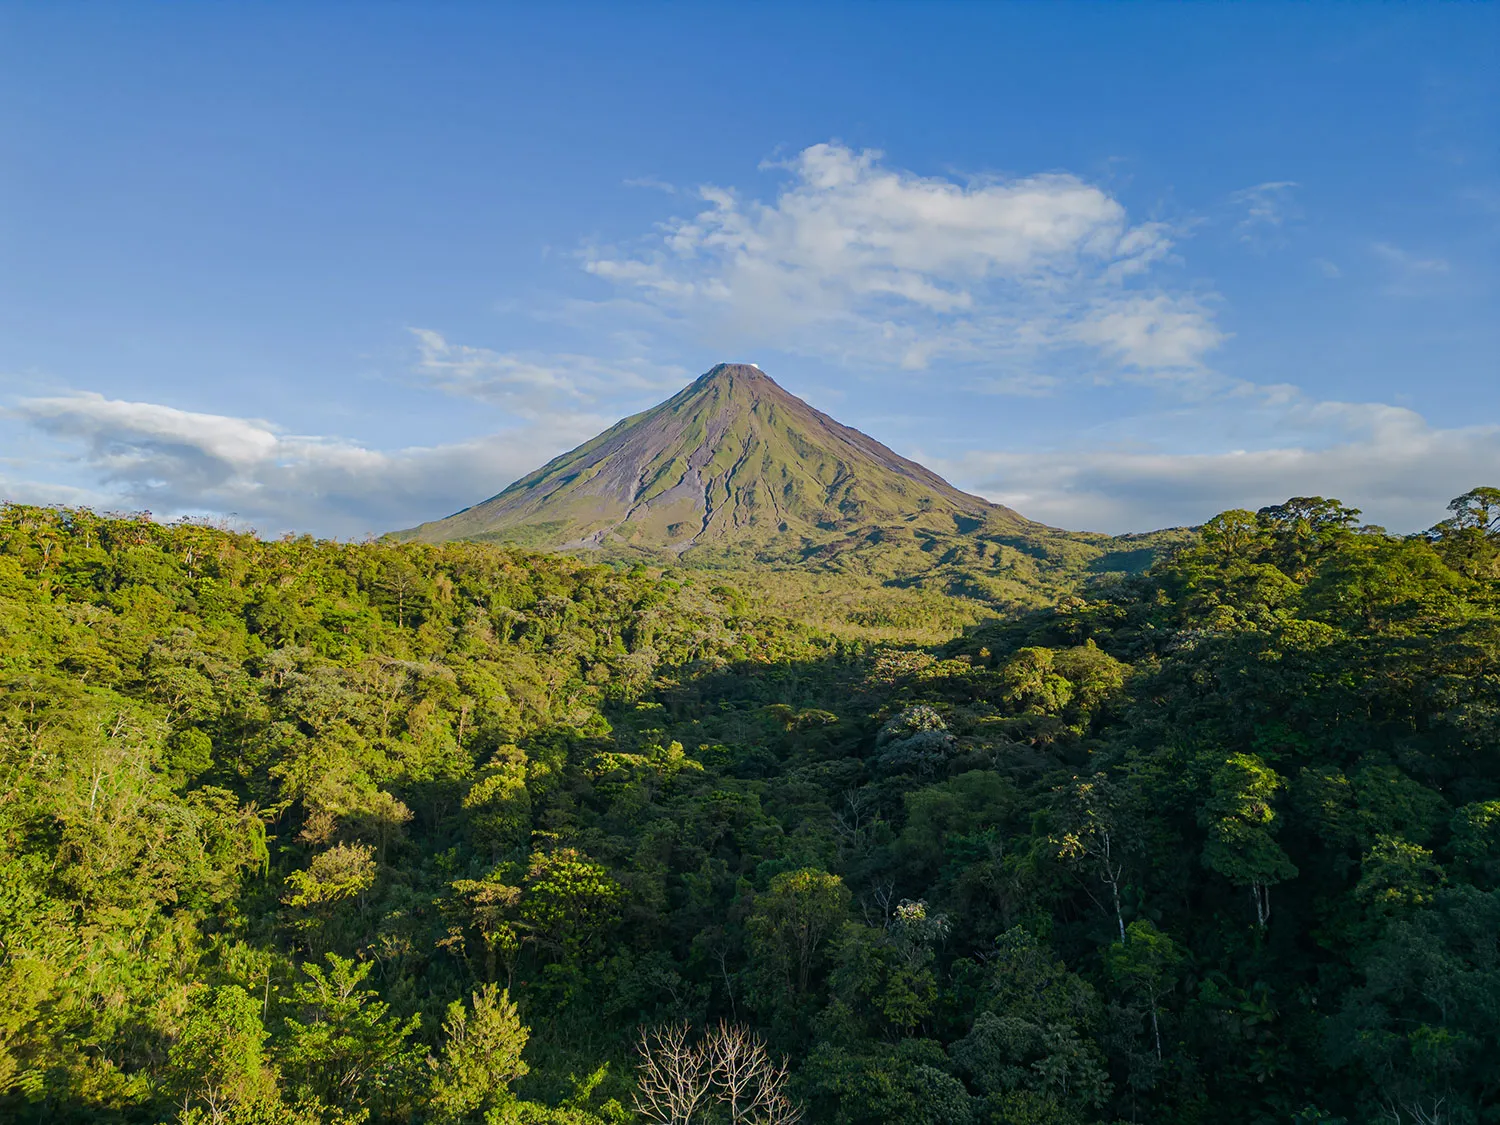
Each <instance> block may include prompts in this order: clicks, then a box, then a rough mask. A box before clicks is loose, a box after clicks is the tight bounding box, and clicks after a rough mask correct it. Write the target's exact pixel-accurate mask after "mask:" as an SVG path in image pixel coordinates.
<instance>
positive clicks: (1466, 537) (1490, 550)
mask: <svg viewBox="0 0 1500 1125" xmlns="http://www.w3.org/2000/svg"><path fill="white" fill-rule="evenodd" d="M1448 511H1450V512H1452V513H1453V514H1452V515H1451V516H1449V517H1448V518H1447V519H1445V520H1443V521H1442V522H1441V523H1439V524H1437V525H1436V526H1434V527H1433V528H1432V529H1431V530H1430V531H1428V533H1427V537H1428V538H1429V539H1431V540H1432V541H1433V542H1434V543H1435V544H1436V545H1437V548H1438V552H1439V553H1440V554H1441V555H1442V556H1443V558H1444V559H1445V560H1446V561H1447V563H1448V565H1449V566H1451V567H1453V569H1455V570H1457V571H1460V572H1461V573H1463V574H1467V575H1468V576H1469V577H1470V578H1487V577H1493V576H1494V574H1495V573H1496V567H1497V563H1500V488H1471V489H1470V490H1469V491H1468V492H1465V493H1464V494H1463V495H1462V496H1459V497H1455V498H1454V499H1453V500H1451V501H1450V502H1449V504H1448Z"/></svg>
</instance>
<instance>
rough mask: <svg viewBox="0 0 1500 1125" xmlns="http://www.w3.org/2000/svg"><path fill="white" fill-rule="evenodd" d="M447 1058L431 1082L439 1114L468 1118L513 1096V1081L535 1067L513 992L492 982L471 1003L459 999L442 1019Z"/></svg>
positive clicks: (435, 1105)
mask: <svg viewBox="0 0 1500 1125" xmlns="http://www.w3.org/2000/svg"><path fill="white" fill-rule="evenodd" d="M443 1035H444V1038H445V1043H444V1046H443V1057H442V1061H441V1062H440V1063H439V1064H438V1068H437V1074H436V1076H435V1078H434V1080H433V1084H432V1108H433V1110H434V1112H435V1113H436V1114H437V1115H438V1117H439V1119H441V1120H445V1121H455V1122H457V1121H465V1120H469V1119H470V1118H471V1117H473V1115H475V1114H482V1113H485V1111H487V1110H491V1109H494V1108H496V1107H500V1106H504V1105H506V1104H508V1103H509V1102H511V1101H513V1100H514V1095H513V1094H512V1093H511V1092H510V1084H511V1083H512V1082H514V1081H515V1080H516V1079H518V1078H522V1077H524V1076H525V1075H526V1073H527V1071H528V1070H530V1067H528V1066H527V1065H526V1064H525V1062H523V1061H522V1060H521V1052H522V1051H523V1050H524V1049H525V1047H526V1039H527V1035H528V1031H527V1029H526V1028H525V1027H523V1026H522V1024H521V1020H520V1017H519V1015H518V1014H517V1012H516V1006H515V1005H514V1004H513V1003H511V1000H510V994H509V993H508V992H504V991H497V990H496V987H495V986H494V985H493V984H487V985H485V986H484V987H483V988H480V989H479V990H478V991H476V992H475V993H474V995H473V997H472V998H471V1002H470V1004H469V1005H468V1006H467V1007H466V1006H465V1005H464V1004H463V1003H462V1002H461V1001H458V1000H455V1001H454V1002H453V1003H452V1004H449V1005H448V1018H447V1019H446V1020H444V1021H443Z"/></svg>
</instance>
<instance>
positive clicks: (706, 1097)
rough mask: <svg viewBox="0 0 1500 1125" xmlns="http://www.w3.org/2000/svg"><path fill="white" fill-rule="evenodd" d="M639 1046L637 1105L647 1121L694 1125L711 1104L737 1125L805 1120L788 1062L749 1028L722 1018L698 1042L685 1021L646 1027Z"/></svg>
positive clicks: (793, 1124)
mask: <svg viewBox="0 0 1500 1125" xmlns="http://www.w3.org/2000/svg"><path fill="white" fill-rule="evenodd" d="M636 1050H637V1053H638V1054H639V1055H640V1058H641V1061H640V1063H639V1065H638V1068H637V1072H636V1095H635V1108H636V1112H637V1113H639V1114H640V1115H641V1116H643V1117H645V1118H646V1119H647V1120H648V1121H656V1122H662V1123H664V1125H690V1123H692V1122H695V1121H701V1120H703V1117H702V1116H701V1115H700V1114H701V1113H702V1112H707V1111H708V1109H709V1106H711V1105H712V1106H716V1107H717V1112H718V1113H727V1114H728V1117H729V1120H730V1121H731V1122H732V1123H734V1125H797V1122H799V1121H801V1120H802V1110H801V1109H800V1108H798V1107H797V1106H796V1105H795V1104H793V1102H792V1100H791V1098H790V1097H788V1096H787V1092H786V1087H787V1080H788V1075H787V1063H786V1060H785V1059H782V1060H781V1061H780V1062H779V1063H778V1062H777V1061H775V1060H774V1059H773V1058H772V1057H771V1055H770V1053H769V1052H768V1051H767V1050H766V1045H765V1043H764V1042H763V1041H762V1040H761V1038H760V1036H758V1035H756V1034H755V1032H753V1031H751V1030H750V1029H749V1028H748V1027H744V1026H742V1025H740V1024H730V1023H725V1022H723V1021H720V1023H719V1026H718V1027H716V1028H713V1029H711V1030H710V1031H709V1032H708V1034H707V1035H705V1036H704V1037H703V1038H702V1039H701V1040H699V1041H698V1042H696V1043H694V1042H692V1041H691V1033H690V1029H689V1028H688V1025H687V1024H685V1023H675V1024H670V1025H668V1026H667V1027H663V1028H657V1029H655V1030H651V1031H642V1032H641V1038H640V1040H639V1042H638V1043H637V1045H636ZM715 1120H721V1118H720V1117H718V1116H717V1115H716V1116H715Z"/></svg>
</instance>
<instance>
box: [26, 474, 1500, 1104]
mask: <svg viewBox="0 0 1500 1125" xmlns="http://www.w3.org/2000/svg"><path fill="white" fill-rule="evenodd" d="M1497 502H1500V492H1494V491H1492V490H1477V491H1476V492H1475V493H1472V494H1469V495H1468V496H1467V497H1465V498H1463V500H1462V502H1460V503H1457V504H1456V505H1455V510H1454V512H1453V515H1452V517H1451V518H1449V519H1447V520H1445V521H1444V522H1443V523H1442V524H1440V525H1439V526H1438V527H1437V528H1435V529H1434V531H1433V533H1432V534H1431V535H1430V536H1427V537H1421V538H1416V539H1403V538H1397V537H1392V536H1388V535H1385V534H1384V533H1382V532H1380V531H1379V530H1378V529H1357V528H1356V527H1355V526H1354V517H1353V514H1352V513H1350V512H1348V511H1347V510H1346V509H1343V508H1341V507H1339V506H1338V505H1337V504H1334V503H1331V502H1327V501H1320V500H1306V501H1294V502H1290V503H1289V504H1287V505H1282V506H1279V507H1278V508H1274V509H1267V510H1265V511H1263V512H1261V513H1256V514H1252V513H1248V512H1230V513H1225V514H1224V515H1223V516H1220V517H1219V518H1217V519H1216V520H1214V521H1212V522H1211V523H1210V524H1209V525H1208V526H1207V527H1206V528H1205V529H1204V532H1203V536H1202V539H1201V541H1200V542H1198V543H1197V544H1196V545H1193V546H1191V547H1188V548H1186V549H1184V550H1182V551H1180V552H1179V553H1178V554H1176V555H1175V556H1174V557H1172V558H1171V559H1169V560H1166V561H1164V562H1162V563H1160V564H1158V566H1157V567H1156V568H1155V569H1154V570H1153V571H1152V572H1151V573H1150V574H1148V575H1145V576H1140V577H1134V578H1129V579H1125V580H1122V581H1119V582H1116V583H1114V584H1113V585H1111V586H1109V587H1107V588H1101V589H1097V590H1094V591H1092V593H1090V594H1089V596H1087V597H1074V598H1069V599H1067V600H1065V602H1064V603H1063V604H1061V605H1060V606H1058V607H1056V608H1054V609H1050V610H1044V611H1040V612H1036V613H1033V614H1031V615H1028V616H1025V617H1022V618H1016V619H1011V620H1003V621H1002V620H995V621H990V622H987V623H983V624H981V625H979V626H977V627H975V628H971V629H970V630H969V631H968V632H967V633H966V634H965V635H963V636H962V637H959V638H956V639H954V640H952V641H950V642H948V643H946V644H944V645H941V646H936V647H932V648H922V647H917V646H891V645H870V644H868V643H864V642H860V641H854V640H849V639H847V638H834V637H829V636H828V635H827V634H826V633H824V632H822V631H819V630H814V629H810V628H809V627H807V626H806V625H802V624H797V623H793V622H790V621H788V620H786V619H785V618H780V617H778V616H776V615H775V614H774V613H773V612H771V611H770V610H769V609H768V605H767V602H766V600H765V599H764V598H763V597H751V596H747V595H746V594H745V593H743V592H741V591H738V590H736V589H734V588H732V586H731V585H729V584H728V583H724V582H722V579H721V578H720V577H719V576H715V575H711V574H706V573H701V572H691V571H689V572H685V573H682V574H680V575H671V576H669V575H663V574H661V573H657V572H648V571H646V570H644V569H638V570H634V571H630V572H623V571H618V570H611V569H609V568H606V567H601V566H591V565H586V564H584V563H581V562H579V561H577V560H575V559H569V558H564V557H557V556H532V555H525V554H521V553H517V552H514V551H509V550H502V549H498V548H494V547H489V546H482V545H472V544H452V545H447V546H441V547H433V546H422V545H404V546H394V545H339V544H324V543H314V542H312V541H310V540H288V541H283V542H277V543H263V542H259V541H256V540H254V539H252V538H249V537H246V536H237V535H232V534H228V533H225V532H221V531H215V530H212V529H207V528H201V527H194V526H171V527H163V526H160V525H156V524H152V523H149V522H137V521H132V520H117V519H101V518H97V517H93V516H91V515H89V514H87V513H79V512H63V513H59V512H52V511H43V510H38V509H31V508H20V507H10V508H7V509H5V510H4V513H3V517H0V838H3V849H0V1116H4V1117H5V1118H7V1119H14V1120H19V1121H27V1122H43V1121H46V1122H55V1121H131V1122H135V1121H139V1122H158V1121H169V1120H171V1121H184V1122H185V1121H192V1122H206V1121H214V1122H234V1123H239V1125H248V1123H250V1122H273V1121H292V1120H296V1121H302V1122H307V1123H311V1122H314V1121H320V1122H343V1121H354V1120H360V1119H366V1120H370V1121H393V1122H408V1121H410V1122H428V1121H433V1122H436V1121H444V1122H465V1121H472V1122H478V1121H481V1120H483V1121H486V1122H495V1123H498V1122H549V1121H550V1122H569V1123H574V1125H583V1123H589V1122H600V1121H605V1122H616V1123H619V1122H626V1121H632V1120H648V1119H649V1118H642V1117H640V1116H638V1115H637V1114H636V1113H635V1112H634V1110H633V1109H632V1108H631V1107H632V1105H633V1099H634V1094H635V1092H636V1090H635V1082H636V1077H637V1070H636V1057H635V1053H634V1050H633V1046H632V1045H633V1043H634V1042H635V1039H636V1035H637V1033H638V1029H640V1028H642V1027H645V1028H647V1029H651V1028H661V1027H666V1026H669V1025H671V1024H673V1023H674V1022H675V1021H686V1022H687V1024H688V1025H689V1027H690V1029H691V1031H690V1035H697V1034H699V1033H702V1032H703V1031H705V1030H706V1029H708V1028H710V1027H713V1026H717V1024H718V1021H720V1020H725V1021H727V1022H728V1023H729V1024H731V1025H739V1026H744V1027H748V1028H750V1029H752V1030H753V1031H754V1032H756V1033H758V1034H759V1035H761V1036H762V1037H764V1039H765V1040H766V1041H767V1042H768V1043H769V1045H770V1047H771V1048H772V1050H773V1051H775V1052H776V1053H778V1054H781V1053H784V1054H786V1055H787V1056H788V1057H789V1060H790V1064H791V1081H790V1092H791V1094H792V1096H793V1097H794V1099H795V1100H796V1102H797V1104H798V1105H800V1106H801V1107H802V1108H803V1110H804V1112H805V1118H804V1119H805V1120H807V1121H810V1122H829V1123H848V1125H854V1123H870V1125H874V1123H876V1122H881V1123H883V1122H890V1121H903V1122H918V1123H920V1122H929V1123H932V1125H939V1123H945V1125H946V1123H951V1122H968V1123H972V1125H985V1123H1014V1122H1038V1123H1058V1125H1062V1123H1096V1122H1097V1123H1114V1122H1123V1121H1152V1122H1182V1123H1187V1122H1206V1121H1219V1120H1233V1121H1245V1122H1252V1123H1253V1122H1267V1123H1269V1122H1287V1121H1298V1122H1336V1121H1340V1120H1343V1121H1346V1122H1363V1121H1370V1120H1380V1119H1384V1120H1391V1121H1398V1120H1399V1121H1422V1120H1427V1121H1431V1120H1444V1121H1451V1122H1482V1121H1487V1120H1494V1112H1495V1110H1494V1107H1495V1106H1496V1105H1497V1104H1500V1061H1497V1059H1496V1057H1495V1055H1494V1052H1493V1049H1492V1048H1493V1044H1494V1043H1495V1042H1497V1041H1500V1016H1497V1013H1500V950H1497V940H1500V939H1497V936H1496V935H1497V934H1500V563H1497V559H1500V503H1497ZM767 588H768V589H774V586H768V587H767ZM918 594H922V592H920V591H919V592H918ZM923 596H925V595H923ZM932 596H936V595H932ZM845 624H846V625H847V624H848V622H847V621H846V622H845ZM719 1108H721V1107H720V1106H719V1105H718V1104H717V1103H712V1104H710V1106H709V1109H710V1113H708V1114H700V1115H699V1116H697V1117H694V1118H693V1119H694V1120H703V1121H712V1120H718V1118H715V1117H713V1116H712V1112H715V1111H717V1109H719Z"/></svg>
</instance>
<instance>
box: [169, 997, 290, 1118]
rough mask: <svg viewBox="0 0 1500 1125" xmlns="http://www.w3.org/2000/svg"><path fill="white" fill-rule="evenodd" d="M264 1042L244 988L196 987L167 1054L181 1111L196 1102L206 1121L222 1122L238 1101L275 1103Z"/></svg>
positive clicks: (253, 1004) (257, 1014) (255, 1006)
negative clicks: (179, 1029)
mask: <svg viewBox="0 0 1500 1125" xmlns="http://www.w3.org/2000/svg"><path fill="white" fill-rule="evenodd" d="M265 1041H266V1029H265V1028H264V1027H263V1026H262V1025H261V1020H260V1004H259V1003H258V1002H257V1001H256V1000H254V999H253V998H252V997H251V996H249V995H248V994H247V993H246V992H245V990H244V989H242V988H240V987H238V986H237V985H226V986H223V987H220V988H215V989H211V990H204V991H201V992H199V993H198V995H197V996H196V997H195V998H194V1000H193V1003H192V1006H191V1007H190V1008H189V1010H188V1017H187V1020H186V1022H185V1023H184V1024H183V1026H182V1030H181V1031H180V1032H179V1033H178V1036H177V1041H176V1042H175V1043H173V1044H172V1047H171V1050H170V1051H169V1052H168V1056H167V1057H168V1061H169V1062H170V1063H171V1067H172V1086H173V1088H174V1089H175V1090H176V1092H177V1096H178V1098H179V1099H180V1101H181V1105H182V1111H183V1113H184V1114H186V1113H188V1112H189V1111H190V1110H192V1109H193V1108H194V1107H201V1109H202V1110H203V1111H204V1113H205V1115H206V1120H207V1121H209V1122H210V1123H211V1125H222V1123H223V1122H226V1121H228V1120H229V1119H230V1114H231V1113H232V1112H233V1111H234V1109H235V1107H237V1106H245V1107H248V1106H254V1105H257V1104H261V1103H276V1102H278V1100H279V1099H278V1095H277V1091H276V1078H275V1074H274V1073H273V1071H272V1070H271V1069H270V1067H268V1066H267V1065H266V1060H265V1056H264V1052H263V1046H264V1044H265Z"/></svg>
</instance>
